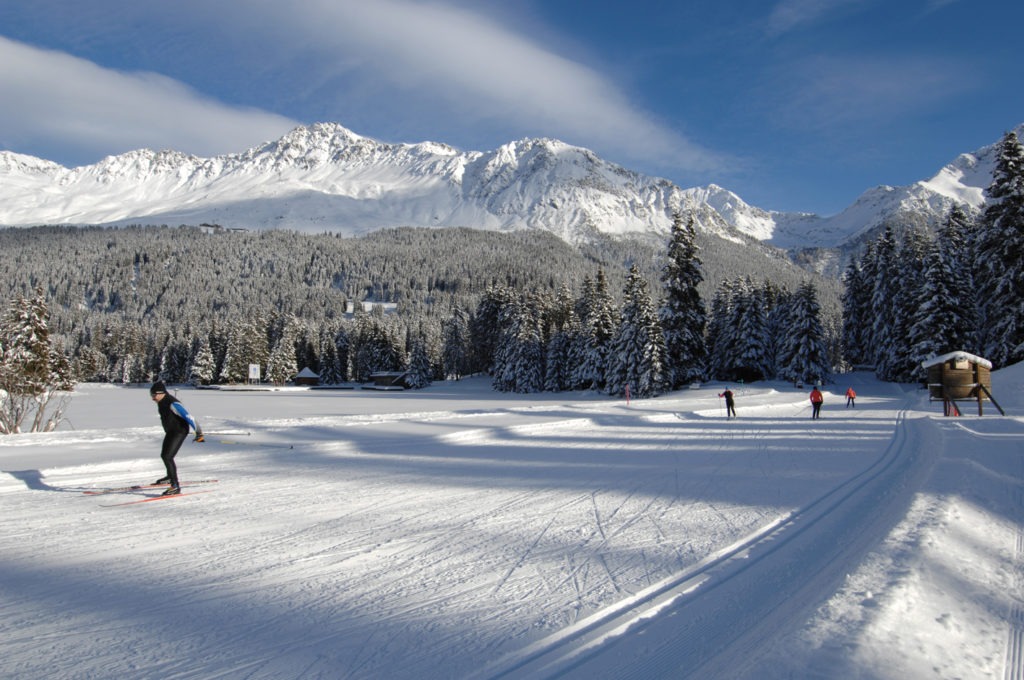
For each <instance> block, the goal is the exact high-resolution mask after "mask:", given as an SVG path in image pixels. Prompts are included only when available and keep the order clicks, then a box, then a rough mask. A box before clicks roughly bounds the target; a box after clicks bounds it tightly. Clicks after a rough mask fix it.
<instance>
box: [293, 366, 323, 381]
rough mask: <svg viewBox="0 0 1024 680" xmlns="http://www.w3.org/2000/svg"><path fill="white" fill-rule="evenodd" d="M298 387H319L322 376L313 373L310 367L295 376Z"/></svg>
mask: <svg viewBox="0 0 1024 680" xmlns="http://www.w3.org/2000/svg"><path fill="white" fill-rule="evenodd" d="M295 384H296V385H319V384H320V376H319V375H317V374H316V373H314V372H313V370H312V369H311V368H309V366H307V367H306V368H304V369H302V370H301V371H299V372H298V373H297V374H296V375H295Z"/></svg>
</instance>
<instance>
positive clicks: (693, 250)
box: [658, 212, 707, 388]
mask: <svg viewBox="0 0 1024 680" xmlns="http://www.w3.org/2000/svg"><path fill="white" fill-rule="evenodd" d="M698 250H699V249H698V247H697V242H696V232H695V231H694V228H693V216H692V215H690V217H689V219H688V220H686V221H685V222H684V221H683V216H682V215H681V214H680V213H679V212H676V213H674V214H673V215H672V233H671V236H670V238H669V245H668V261H667V262H666V263H665V266H664V267H663V268H662V270H661V282H662V285H663V288H664V291H663V294H664V297H663V298H662V302H661V307H660V308H659V309H658V318H659V319H660V321H661V328H662V332H663V333H664V336H665V347H666V350H667V353H668V354H667V364H668V365H667V372H668V374H669V382H670V384H671V386H672V387H673V388H678V387H681V386H683V385H685V384H687V383H691V382H693V381H695V380H702V379H703V377H704V371H705V363H706V361H707V347H706V346H705V344H704V330H705V326H706V325H707V311H706V309H705V307H704V301H703V300H702V299H701V296H700V292H699V291H698V289H697V286H698V285H699V284H700V283H701V281H703V280H704V276H703V275H702V274H701V261H700V257H699V256H698Z"/></svg>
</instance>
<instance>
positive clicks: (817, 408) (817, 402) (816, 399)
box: [811, 386, 825, 419]
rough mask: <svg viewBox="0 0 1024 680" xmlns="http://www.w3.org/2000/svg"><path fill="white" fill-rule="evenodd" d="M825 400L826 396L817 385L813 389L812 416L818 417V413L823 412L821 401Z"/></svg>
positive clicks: (813, 417)
mask: <svg viewBox="0 0 1024 680" xmlns="http://www.w3.org/2000/svg"><path fill="white" fill-rule="evenodd" d="M823 401H825V397H824V396H823V395H822V394H821V390H819V389H818V388H817V386H815V388H814V389H813V390H811V418H812V419H817V417H818V414H820V413H821V403H822V402H823Z"/></svg>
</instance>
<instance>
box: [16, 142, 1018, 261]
mask: <svg viewBox="0 0 1024 680" xmlns="http://www.w3.org/2000/svg"><path fill="white" fill-rule="evenodd" d="M1022 128H1024V126H1020V127H1019V128H1018V130H1020V129H1022ZM996 147H997V145H996V144H995V143H994V144H992V145H990V146H987V147H984V148H983V149H980V150H978V151H976V152H974V153H965V154H962V155H961V156H959V157H958V158H957V159H955V160H954V161H952V162H951V163H950V164H949V165H947V166H945V167H944V168H942V169H941V170H940V171H939V172H938V173H937V174H936V175H935V176H933V177H932V178H930V179H928V180H923V181H920V182H917V183H915V184H913V185H910V186H905V187H887V186H879V187H876V188H873V189H870V190H868V191H866V192H865V193H864V194H863V195H861V197H860V198H858V200H857V201H855V202H854V203H853V204H852V205H851V206H850V207H849V208H847V209H846V210H844V211H842V212H841V213H839V214H837V215H834V216H831V217H821V216H818V215H813V214H809V213H781V212H774V211H768V210H763V209H761V208H757V207H755V206H751V205H748V204H747V203H745V202H744V201H743V200H742V199H741V198H740V197H739V196H737V195H736V194H734V193H733V192H731V191H729V190H727V189H724V188H722V187H719V186H716V185H714V184H710V185H707V186H704V187H697V188H691V189H682V188H680V187H678V186H676V185H675V184H673V183H672V182H669V181H668V180H665V179H660V178H656V177H650V176H647V175H643V174H641V173H637V172H633V171H631V170H628V169H626V168H623V167H621V166H618V165H615V164H613V163H609V162H607V161H604V160H602V159H601V158H599V157H598V156H597V155H596V154H595V153H593V152H592V151H590V150H588V149H585V148H581V147H576V146H571V145H569V144H565V143H563V142H560V141H558V140H553V139H523V140H519V141H515V142H510V143H508V144H505V145H503V146H501V147H499V148H498V149H495V150H493V151H489V152H480V151H459V150H457V149H455V148H453V147H451V146H447V145H445V144H441V143H436V142H423V143H419V144H390V143H384V142H379V141H376V140H373V139H371V138H368V137H363V136H360V135H358V134H356V133H354V132H352V131H350V130H348V129H346V128H344V127H343V126H341V125H338V124H335V123H318V124H315V125H311V126H308V127H307V126H301V127H298V128H296V129H294V130H292V131H291V132H289V133H288V134H287V135H285V136H283V137H282V138H281V139H278V140H276V141H272V142H268V143H265V144H262V145H260V146H257V147H254V148H252V149H249V150H246V151H244V152H242V153H239V154H228V155H224V156H217V157H213V158H200V157H197V156H192V155H188V154H184V153H181V152H178V151H173V150H167V151H152V150H145V149H143V150H137V151H132V152H129V153H125V154H121V155H117V156H110V157H107V158H105V159H103V160H102V161H100V162H98V163H96V164H94V165H88V166H82V167H77V168H70V169H69V168H65V167H63V166H60V165H58V164H56V163H52V162H50V161H46V160H43V159H38V158H34V157H31V156H25V155H21V154H15V153H12V152H7V151H4V152H0V225H7V226H30V225H37V224H111V225H117V224H129V223H149V224H161V223H163V224H201V223H208V224H211V223H212V224H219V225H222V226H224V227H236V228H246V229H269V228H284V229H292V230H296V231H305V232H310V231H315V232H321V231H332V232H338V233H343V234H361V233H367V232H370V231H374V230H376V229H379V228H382V227H392V226H417V227H444V226H468V227H473V228H478V229H491V230H513V229H543V230H545V231H550V232H552V233H555V234H556V235H558V236H559V237H561V238H563V239H564V240H566V241H568V242H570V243H574V242H580V241H584V240H586V239H588V238H590V237H591V236H592V235H594V234H595V233H601V234H607V235H612V236H628V235H637V234H640V235H650V234H655V235H664V234H667V232H668V229H669V227H670V225H671V215H672V212H673V211H674V210H677V209H682V210H684V211H690V212H692V213H693V214H694V215H695V218H696V221H697V226H698V229H701V230H703V231H705V232H707V233H711V234H716V235H718V236H721V237H723V238H726V239H730V240H736V241H739V242H745V241H746V240H747V239H750V238H752V239H755V240H757V241H761V242H763V243H766V244H769V245H774V246H777V247H780V248H784V249H789V250H800V249H804V248H819V249H836V248H838V249H842V248H844V247H850V246H851V244H856V243H857V242H858V240H860V239H863V238H864V237H865V235H868V234H870V233H872V231H873V230H876V229H877V228H879V227H880V226H881V225H883V224H886V223H888V222H890V221H892V220H901V219H902V220H906V219H911V220H917V221H922V222H924V223H932V224H934V223H935V222H937V221H939V220H941V219H942V218H943V217H944V216H945V214H946V213H947V212H948V210H949V208H950V207H951V206H952V205H953V204H954V203H961V204H963V205H967V206H969V207H970V208H972V209H980V208H981V207H982V206H983V205H984V201H985V197H984V189H985V188H986V187H987V186H988V184H989V183H990V182H991V173H992V167H993V164H994V155H995V150H996ZM908 216H909V217H908Z"/></svg>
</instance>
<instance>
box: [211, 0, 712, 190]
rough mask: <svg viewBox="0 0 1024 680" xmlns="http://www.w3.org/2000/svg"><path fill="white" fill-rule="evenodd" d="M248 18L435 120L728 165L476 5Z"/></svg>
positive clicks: (332, 6)
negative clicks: (447, 118)
mask: <svg viewBox="0 0 1024 680" xmlns="http://www.w3.org/2000/svg"><path fill="white" fill-rule="evenodd" d="M228 11H231V10H228ZM245 12H246V14H247V16H248V28H250V29H251V28H253V25H254V23H255V22H257V21H259V22H260V23H262V25H263V26H264V27H266V28H272V29H273V30H274V35H275V40H276V42H277V45H278V47H279V48H283V49H286V50H289V51H293V52H305V53H310V52H314V53H317V54H320V55H323V57H324V63H325V64H330V63H335V64H337V65H338V67H337V68H338V69H339V70H344V71H345V72H346V76H347V77H348V78H350V79H355V80H357V81H359V82H361V83H363V85H364V86H365V84H366V83H367V82H369V81H372V82H373V83H374V85H373V86H372V89H375V90H379V88H380V86H381V84H382V83H386V84H387V86H388V87H389V88H391V89H392V90H393V92H394V94H395V101H406V102H409V103H411V104H412V105H414V106H419V107H422V110H423V115H425V116H441V117H444V116H450V115H455V116H457V117H459V118H462V119H466V120H469V121H471V122H475V121H481V120H482V121H489V122H490V123H491V124H492V125H501V124H502V123H504V124H505V125H506V126H507V127H509V128H512V129H524V128H526V129H530V130H534V131H543V133H542V134H545V135H548V136H557V137H561V138H563V139H565V140H566V141H569V142H572V143H578V144H583V145H585V146H590V147H592V148H597V149H599V150H601V151H602V152H606V153H607V152H614V153H616V154H617V155H619V156H620V157H632V158H639V157H643V158H645V159H648V160H651V159H654V160H660V161H663V162H665V163H671V164H672V165H673V166H675V167H678V168H682V169H686V170H691V171H692V170H705V169H708V168H712V167H717V166H719V165H720V164H721V163H722V159H721V158H720V157H719V156H718V155H717V154H715V153H713V152H711V151H709V150H707V149H705V148H702V147H701V146H700V145H698V144H696V143H694V142H693V141H692V140H689V139H688V138H686V137H685V136H684V135H682V134H681V133H679V132H678V131H676V130H673V129H672V128H671V127H670V126H668V125H666V124H664V123H663V122H661V121H659V120H657V119H656V118H655V117H654V116H652V115H650V114H649V113H648V112H646V111H645V110H643V109H642V108H641V107H638V106H636V105H634V104H633V103H632V102H631V101H630V98H629V96H628V95H627V93H626V92H625V91H624V90H623V89H622V88H621V87H620V86H619V85H617V84H616V83H615V82H613V81H612V80H610V79H609V78H608V77H606V75H605V74H603V73H601V72H600V71H599V70H597V69H596V68H595V67H592V66H588V65H587V64H585V63H582V62H580V61H578V60H574V59H572V58H569V57H566V56H563V55H562V54H560V53H559V51H558V49H557V48H555V47H554V46H552V45H549V44H544V43H542V42H540V41H539V40H535V39H533V38H532V37H531V36H530V35H527V34H525V33H523V32H522V31H521V30H516V29H513V28H510V27H508V26H507V25H506V24H503V23H502V22H501V21H499V20H498V19H497V18H492V17H489V16H488V15H486V14H483V13H482V12H481V10H480V9H479V8H478V7H476V6H473V5H459V4H454V3H444V2H421V1H418V0H374V2H365V1H363V0H306V1H305V2H301V3H280V2H276V1H275V2H260V3H256V4H252V3H250V4H248V5H247V6H246V8H245ZM230 21H231V22H233V21H235V19H233V18H231V19H230ZM282 43H284V44H283V45H282ZM322 68H325V69H326V68H329V66H326V65H325V66H323V67H322ZM359 89H360V88H359V87H355V88H353V91H358V90H359ZM367 89H371V88H370V87H368V86H367Z"/></svg>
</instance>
